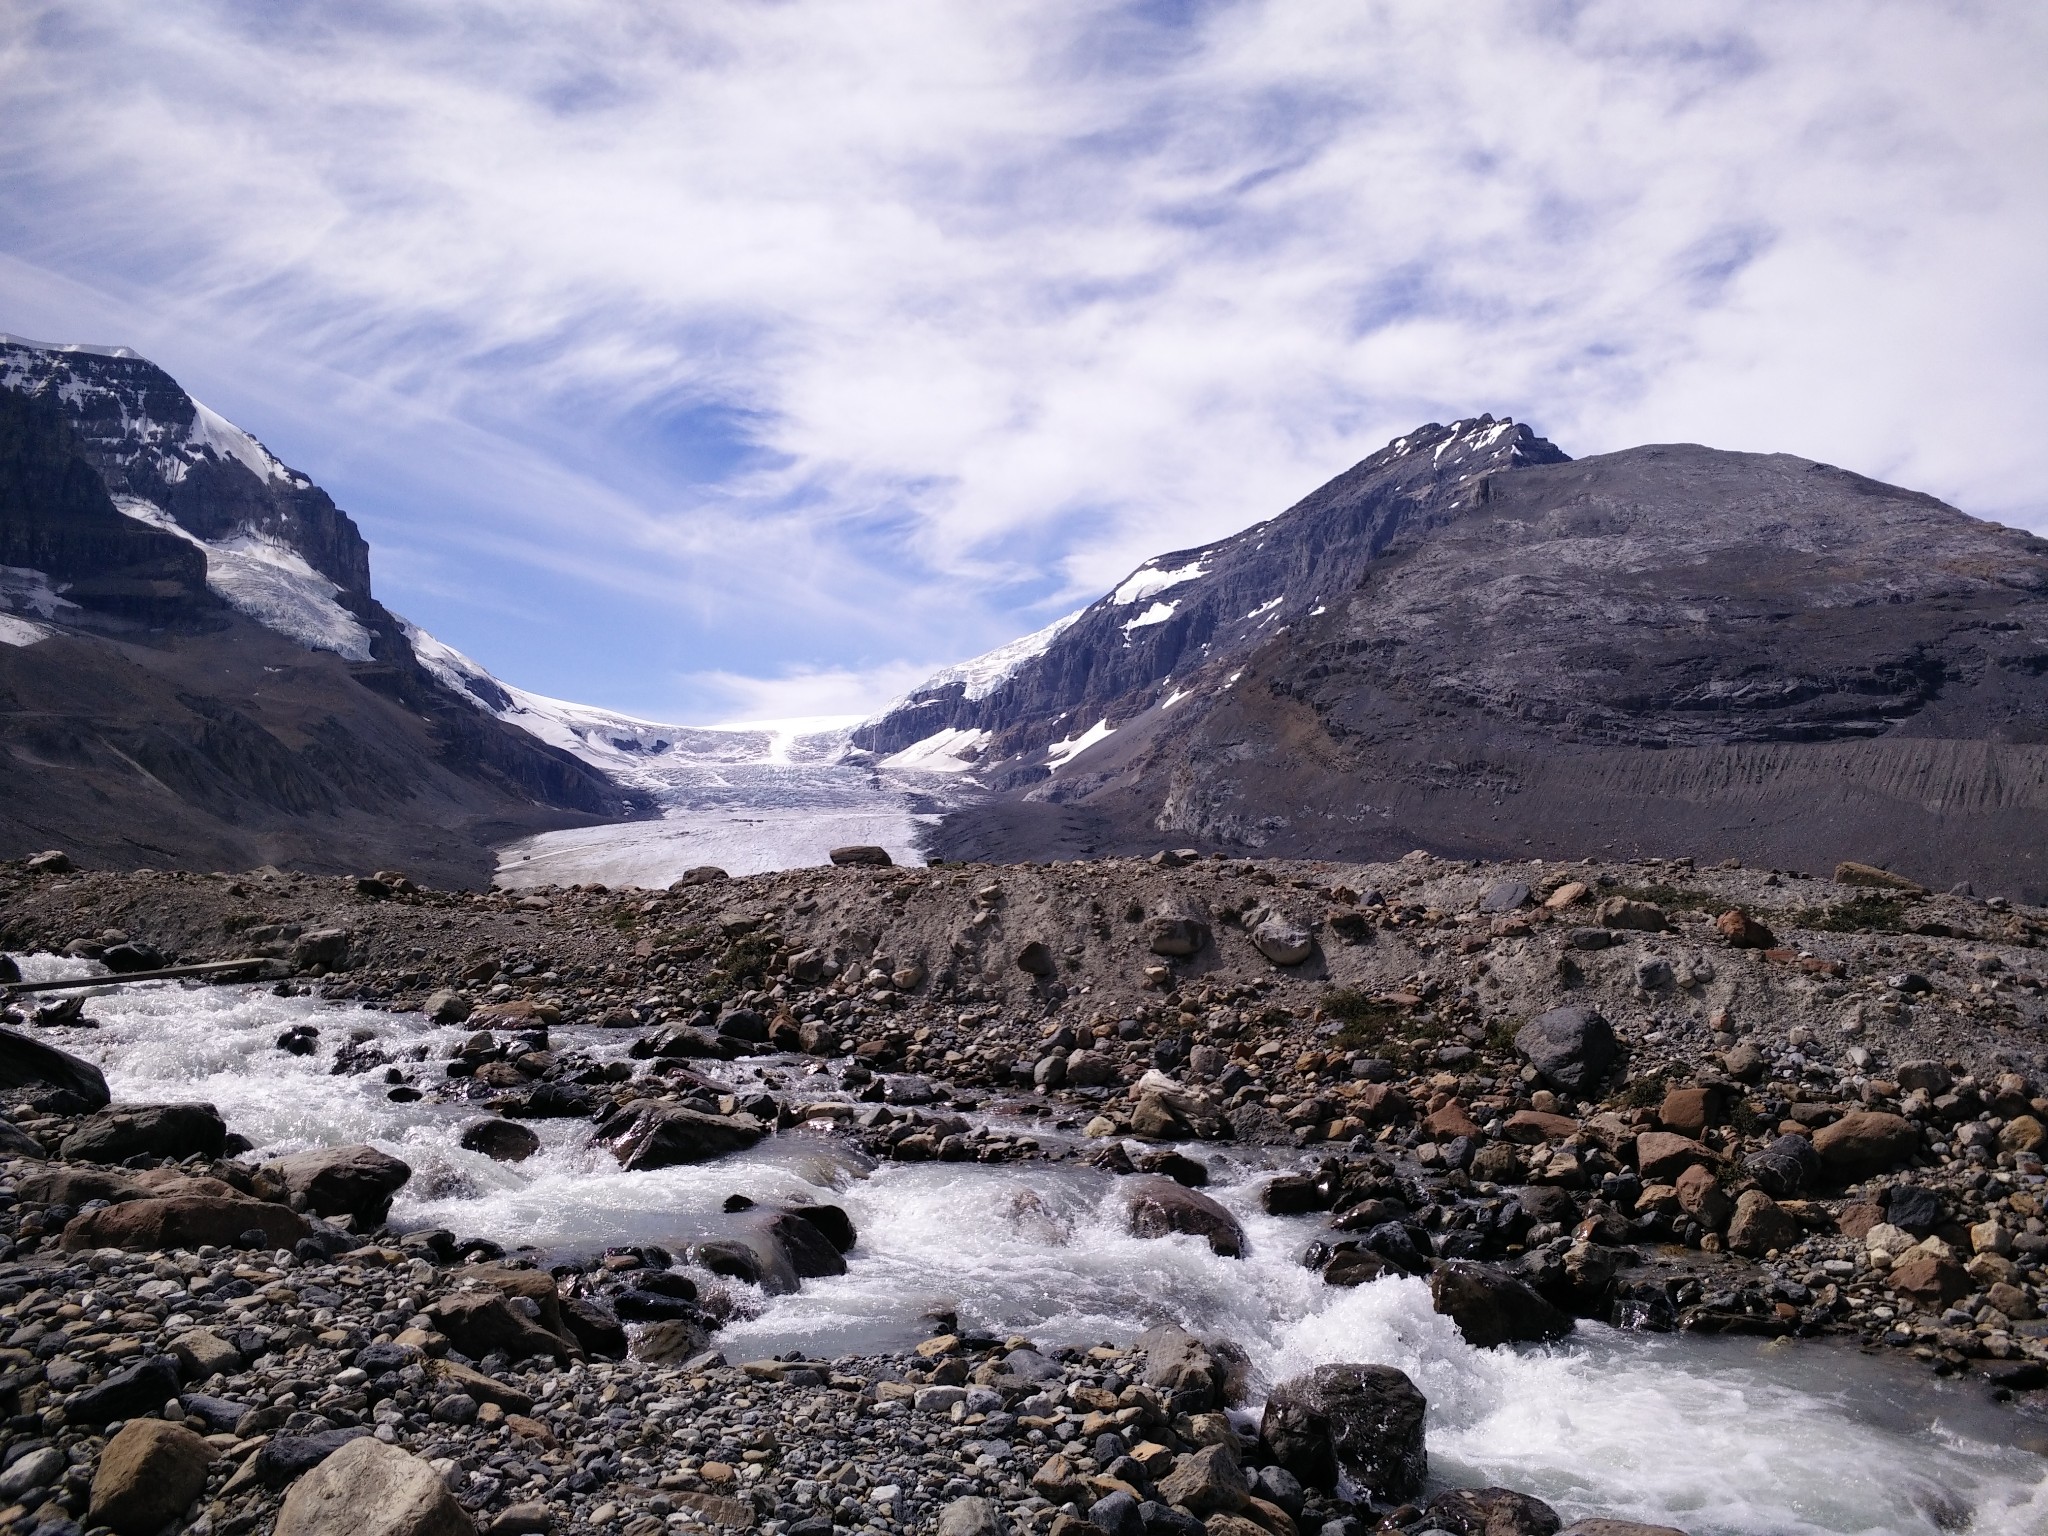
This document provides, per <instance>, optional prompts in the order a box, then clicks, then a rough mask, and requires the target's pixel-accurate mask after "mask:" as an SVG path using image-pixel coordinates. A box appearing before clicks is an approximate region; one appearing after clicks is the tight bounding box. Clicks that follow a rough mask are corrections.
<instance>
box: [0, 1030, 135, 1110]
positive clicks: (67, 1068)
mask: <svg viewBox="0 0 2048 1536" xmlns="http://www.w3.org/2000/svg"><path fill="white" fill-rule="evenodd" d="M0 1088H61V1089H63V1090H65V1091H66V1092H68V1093H71V1094H74V1095H76V1096H77V1098H78V1099H79V1100H80V1101H81V1102H83V1104H84V1105H85V1107H86V1108H87V1109H104V1108H105V1107H106V1105H107V1103H108V1102H109V1101H110V1100H111V1099H112V1097H113V1095H112V1094H110V1093H108V1092H107V1079H106V1077H105V1075H104V1074H103V1073H102V1072H101V1071H100V1069H99V1068H98V1067H96V1066H94V1065H93V1064H92V1063H91V1062H89V1061H81V1060H80V1059H79V1058H78V1057H76V1056H73V1055H72V1054H71V1053H70V1052H69V1051H60V1050H58V1049H57V1048H56V1047H55V1046H54V1045H45V1044H43V1042H42V1041H40V1040H37V1039H33V1038H31V1037H30V1036H28V1035H24V1034H20V1033H18V1032H17V1031H15V1030H11V1029H0Z"/></svg>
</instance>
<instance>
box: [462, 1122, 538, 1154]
mask: <svg viewBox="0 0 2048 1536" xmlns="http://www.w3.org/2000/svg"><path fill="white" fill-rule="evenodd" d="M461 1145H462V1147H463V1149H464V1150H465V1151H468V1152H481V1153H483V1155H484V1156H485V1157H488V1158H490V1159H491V1160H492V1161H493V1162H499V1163H523V1162H525V1161H526V1159H528V1158H529V1157H531V1156H533V1154H534V1153H536V1152H538V1151H539V1150H540V1138H539V1137H538V1136H536V1135H534V1133H533V1132H532V1131H530V1130H528V1129H527V1128H526V1127H525V1126H523V1125H521V1124H519V1122H518V1121H516V1120H498V1119H490V1120H478V1121H476V1122H475V1123H474V1124H472V1125H466V1126H464V1127H463V1129H462V1137H461Z"/></svg>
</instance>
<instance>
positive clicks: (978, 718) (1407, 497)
mask: <svg viewBox="0 0 2048 1536" xmlns="http://www.w3.org/2000/svg"><path fill="white" fill-rule="evenodd" d="M855 740H856V741H857V742H858V743H859V744H861V745H863V746H866V747H868V748H870V749H871V750H873V751H875V752H877V753H895V754H897V755H898V757H899V760H901V759H907V758H914V757H917V756H918V755H920V754H922V753H930V752H932V751H934V750H945V751H949V752H952V753H955V754H957V755H960V756H965V757H969V758H972V759H974V762H975V767H974V772H975V775H976V777H977V778H978V779H980V780H981V781H982V782H983V783H985V784H986V785H987V786H988V787H989V788H990V790H991V791H992V792H993V794H992V797H991V798H990V799H989V800H988V801H987V802H985V803H983V804H980V805H978V806H974V807H971V808H969V809H967V810H965V811H962V812H958V813H955V814H954V815H953V816H951V817H949V818H948V820H947V822H946V824H945V826H944V827H943V828H942V829H941V831H940V832H939V834H938V836H937V838H936V840H935V843H934V847H935V850H936V851H938V852H940V853H942V854H946V855H949V856H954V857H995V858H1017V857H1041V858H1042V857H1047V856H1052V855H1062V856H1072V855H1076V854H1083V855H1085V854H1088V853H1092V852H1110V851H1125V852H1132V851H1142V850H1145V849H1147V848H1153V847H1157V846H1158V845H1159V843H1160V841H1161V840H1162V839H1178V840H1182V841H1188V842H1194V843H1197V844H1199V845H1201V846H1204V847H1213V848H1221V849H1231V850H1238V851H1249V850H1258V851H1262V852H1265V853H1269V854H1279V853H1285V854H1288V855H1304V856H1306V855H1314V856H1345V857H1387V856H1390V855H1395V854H1398V853H1400V852H1403V851H1405V850H1406V849H1408V848H1410V847H1427V848H1431V849H1434V850H1437V851H1439V852H1445V853H1455V854H1460V855H1466V856H1499V855H1503V854H1508V853H1543V854H1549V855H1571V854H1578V853H1582V852H1587V851H1601V850H1615V851H1630V852H1639V853H1653V852H1657V851H1660V850H1662V851H1668V850H1669V849H1672V848H1678V847H1685V848H1694V849H1699V850H1702V851H1703V852H1711V853H1713V854H1715V855H1716V856H1719V855H1727V856H1734V857H1741V858H1744V859H1746V860H1753V861H1758V862H1764V863H1778V864H1789V865H1795V866H1805V867H1812V866H1816V865H1826V864H1829V863H1832V862H1833V861H1835V860H1837V859H1839V858H1842V857H1846V856H1852V855H1857V854H1865V855H1867V854H1869V853H1871V852H1872V851H1876V852H1878V853H1879V854H1880V855H1881V856H1882V857H1883V858H1884V859H1886V860H1889V861H1894V862H1897V863H1898V865H1899V867H1901V868H1909V869H1911V870H1912V871H1914V872H1915V873H1917V874H1918V875H1919V876H1920V877H1921V878H1923V879H1926V880H1929V881H1940V882H1942V883H1953V882H1955V881H1961V880H1978V881H1988V882H1990V883H1991V884H1993V885H1995V886H1999V887H2001V888H2003V887H2007V886H2009V887H2011V888H2012V889H2014V890H2015V891H2016V892H2017V891H2020V890H2025V891H2029V892H2036V893H2038V892H2041V891H2042V890H2044V889H2048V885H2044V882H2048V867H2044V866H2043V865H2042V864H2041V862H2040V859H2039V856H2038V855H2037V853H2036V851H2035V850H2037V849H2039V848H2041V847H2042V846H2044V843H2048V542H2044V541H2043V540H2041V539H2039V538H2037V537H2035V536H2033V535H2031V534H2028V533H2025V532H2023V531H2020V530H2017V529H2011V528H2003V527H1999V526H1997V525H1995V524H1990V523H1985V522H1982V521H1979V520H1977V519H1974V518H1971V517H1968V516H1966V515H1965V514H1963V513H1962V512H1959V511H1957V510H1956V509H1955V508H1952V507H1949V506H1946V505H1945V504H1943V503H1941V502H1940V501H1938V500H1936V499H1935V498H1933V497H1930V496H1926V495H1923V494H1920V493H1918V492H1914V491H1909V490H1904V489H1901V488H1899V487H1895V486H1889V485H1884V484H1882V483H1880V482H1877V481H1874V480H1870V479H1867V478H1865V477H1863V476H1859V475H1855V474H1852V473H1849V472H1847V471H1844V470H1841V469H1838V468H1835V467H1834V466H1831V465H1825V464H1819V463H1815V462H1813V461H1811V460H1806V459H1800V458H1797V457H1794V456H1792V455H1787V454H1741V453H1728V452H1722V451H1718V450H1714V449H1709V448H1702V447H1699V446H1696V445H1686V444H1670V445H1653V446H1648V447H1643V448H1636V449H1630V450H1627V451H1625V452H1621V453H1614V454H1605V455H1601V456H1598V457H1596V458H1590V459H1583V460H1577V461H1574V460H1570V459H1568V458H1566V456H1565V455H1564V454H1563V453H1562V452H1561V451H1559V450H1557V449H1556V448H1555V447H1554V445H1552V444H1550V443H1548V442H1546V441H1545V440H1543V439H1542V438H1539V437H1537V436H1536V435H1535V434H1534V433H1532V432H1530V431H1529V429H1528V428H1526V427H1522V426H1517V425H1511V424H1509V423H1503V422H1496V421H1494V420H1493V419H1492V418H1490V417H1480V418H1477V419H1476V420H1475V421H1471V422H1457V423H1453V424H1452V425H1451V426H1449V427H1442V426H1430V427H1426V428H1423V429H1421V430H1419V431H1418V432H1415V433H1412V434H1410V435H1409V436H1408V437H1405V438H1402V439H1400V440H1398V441H1396V442H1395V443H1393V444H1391V445H1389V447H1388V448H1386V449H1384V450H1382V451H1381V452H1379V453H1377V454H1375V455H1373V456H1371V457H1370V458H1368V459H1366V460H1364V461H1363V462H1362V463H1360V464H1359V465H1357V466H1355V467H1354V468H1353V469H1351V470H1349V471H1347V472H1346V473H1345V474H1344V475H1341V476H1339V477H1338V478H1337V479H1336V480H1334V481H1332V482H1331V483H1330V484H1329V485H1327V486H1325V487H1323V488H1322V489H1321V490H1319V491H1317V492H1316V493H1314V494H1313V495H1311V496H1310V497H1308V498H1306V499H1305V500H1303V501H1302V502H1301V503H1299V504H1298V505H1297V506H1295V507H1294V508H1292V509H1290V510H1289V511H1288V512H1286V513H1283V514H1282V515H1281V516H1279V517H1277V518H1274V519H1271V520H1269V521H1267V522H1264V523H1260V524H1258V525H1256V526H1255V527H1253V528H1250V529H1248V530H1246V531H1245V532H1244V533H1242V534H1238V535H1234V536H1233V537H1232V538H1230V539H1226V540H1222V541H1219V542H1217V543H1216V544H1212V545H1207V546H1203V547H1202V548H1200V549H1195V550H1188V551H1181V552H1176V553H1174V554H1170V555H1165V556H1161V557H1159V558H1157V559H1155V560H1152V561H1148V562H1147V563H1146V564H1145V565H1144V566H1141V567H1140V568H1139V570H1138V571H1137V572H1135V573H1133V575H1132V577H1131V578H1130V579H1129V580H1127V581H1126V582H1125V583H1123V584H1122V585H1121V586H1120V587H1119V588H1118V589H1117V590H1116V591H1115V592H1113V593H1111V594H1110V595H1109V596H1107V597H1105V598H1103V599H1102V600H1101V601H1099V602H1098V603H1096V604H1094V605H1092V606H1091V607H1090V608H1088V609H1087V610H1084V611H1083V613H1082V614H1081V616H1080V617H1079V618H1077V619H1076V620H1074V621H1073V622H1071V623H1070V624H1067V625H1066V626H1065V627H1063V628H1061V629H1060V630H1059V631H1058V632H1057V633H1056V634H1053V635H1050V636H1048V637H1047V640H1046V643H1045V644H1044V645H1043V646H1042V647H1040V648H1039V649H1038V650H1037V651H1036V652H1035V653H1034V654H1032V655H1030V656H1029V657H1028V658H1026V659H1024V660H1022V661H1021V662H1020V663H1018V664H1017V665H1015V666H1014V667H1013V668H1012V669H1011V670H1010V671H1009V672H1008V674H1007V675H1006V676H1005V677H1004V678H1003V680H1002V681H1001V682H1000V683H999V684H997V685H995V686H992V687H985V688H984V690H983V692H982V694H981V696H980V697H973V696H970V692H969V690H967V689H966V688H964V687H962V686H960V685H958V684H950V685H943V686H941V687H938V688H930V689H924V690H919V691H918V692H915V693H913V694H912V695H911V696H910V697H909V698H908V699H907V700H905V701H904V702H903V703H902V704H900V705H898V706H896V707H894V708H892V709H891V710H890V711H888V712H886V713H885V714H884V715H883V716H882V717H880V718H879V719H878V720H876V721H874V722H872V723H871V724H870V725H869V726H867V727H865V728H864V729H863V730H862V731H861V732H860V733H857V735H856V738H855Z"/></svg>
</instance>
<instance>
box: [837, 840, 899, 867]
mask: <svg viewBox="0 0 2048 1536" xmlns="http://www.w3.org/2000/svg"><path fill="white" fill-rule="evenodd" d="M826 857H827V858H829V859H831V861H832V862H833V863H834V864H867V865H872V866H875V867H876V868H884V867H886V866H888V865H891V864H894V863H895V862H896V861H895V860H894V859H892V858H890V857H889V850H888V849H886V848H883V847H879V846H877V845H876V844H874V843H849V844H848V845H847V846H846V847H844V848H834V849H833V850H832V851H831V852H830V853H829V854H827V855H826Z"/></svg>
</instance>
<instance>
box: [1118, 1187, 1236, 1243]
mask: <svg viewBox="0 0 2048 1536" xmlns="http://www.w3.org/2000/svg"><path fill="white" fill-rule="evenodd" d="M1124 1200H1125V1204H1126V1208H1127V1210H1128V1213H1129V1219H1130V1230H1131V1235H1132V1236H1133V1237H1166V1236H1168V1235H1169V1234H1171V1233H1175V1232H1183V1233H1188V1234H1190V1235H1192V1236H1195V1237H1200V1238H1205V1239H1207V1241H1208V1244H1209V1248H1210V1251H1211V1252H1213V1253H1216V1254H1219V1255H1221V1256H1222V1257H1224V1258H1226V1259H1237V1258H1242V1257H1244V1228H1242V1227H1240V1226H1239V1225H1238V1224H1237V1218H1236V1217H1235V1216H1233V1215H1231V1214H1230V1212H1228V1211H1226V1210H1225V1209H1224V1208H1223V1207H1222V1206H1220V1205H1218V1204H1217V1203H1216V1202H1215V1201H1214V1200H1211V1199H1210V1198H1209V1197H1208V1196H1207V1195H1205V1194H1202V1193H1200V1192H1199V1191H1197V1190H1192V1189H1188V1188H1187V1187H1185V1186H1184V1185H1181V1184H1176V1183H1175V1182H1174V1181H1173V1180H1172V1179H1167V1178H1161V1177H1159V1176H1158V1175H1157V1174H1141V1175H1139V1176H1138V1177H1136V1178H1134V1179H1132V1180H1131V1182H1130V1183H1129V1184H1128V1185H1127V1186H1126V1188H1125V1194H1124Z"/></svg>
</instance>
